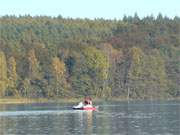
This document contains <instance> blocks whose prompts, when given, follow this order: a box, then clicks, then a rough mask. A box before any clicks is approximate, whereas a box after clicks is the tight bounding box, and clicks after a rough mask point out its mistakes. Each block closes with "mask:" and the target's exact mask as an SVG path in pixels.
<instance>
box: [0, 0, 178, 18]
mask: <svg viewBox="0 0 180 135" xmlns="http://www.w3.org/2000/svg"><path fill="white" fill-rule="evenodd" d="M135 12H137V13H138V15H139V16H140V17H144V16H147V15H151V14H153V15H154V16H156V15H157V14H158V13H159V12H161V13H162V14H163V15H166V16H168V17H174V16H180V0H0V16H3V15H25V14H30V15H32V16H35V15H47V16H58V15H62V16H63V17H72V18H77V17H80V18H85V17H87V18H91V19H92V18H106V19H114V18H117V19H119V18H122V16H123V15H124V14H126V15H134V13H135Z"/></svg>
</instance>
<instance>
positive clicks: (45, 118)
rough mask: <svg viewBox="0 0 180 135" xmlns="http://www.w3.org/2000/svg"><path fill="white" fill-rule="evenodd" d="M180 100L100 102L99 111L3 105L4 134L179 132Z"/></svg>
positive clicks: (176, 134) (154, 134)
mask: <svg viewBox="0 0 180 135" xmlns="http://www.w3.org/2000/svg"><path fill="white" fill-rule="evenodd" d="M179 103H180V102H179V101H173V102H172V101H171V102H132V103H126V102H111V103H100V104H99V105H100V108H99V111H78V110H72V109H71V106H72V105H70V104H29V105H1V106H0V135H9V134H13V135H24V134H31V135H32V134H38V135H46V134H49V135H61V134H62V135H64V134H65V135H69V134H73V135H84V134H87V135H88V134H89V135H90V134H95V135H96V134H97V135H99V134H100V135H104V134H105V135H106V134H107V135H113V134H120V135H179V133H180V128H179V127H180V116H179V115H180V104H179Z"/></svg>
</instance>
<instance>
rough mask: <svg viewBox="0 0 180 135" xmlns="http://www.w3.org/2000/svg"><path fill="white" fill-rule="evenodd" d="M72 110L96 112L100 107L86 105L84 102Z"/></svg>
mask: <svg viewBox="0 0 180 135" xmlns="http://www.w3.org/2000/svg"><path fill="white" fill-rule="evenodd" d="M72 108H73V109H74V110H92V111H95V110H97V109H98V106H92V105H84V104H83V103H82V102H80V103H79V104H78V105H75V106H73V107H72Z"/></svg>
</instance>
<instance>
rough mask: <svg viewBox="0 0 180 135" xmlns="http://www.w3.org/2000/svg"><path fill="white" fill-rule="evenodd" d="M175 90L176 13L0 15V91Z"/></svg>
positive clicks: (121, 94) (134, 93) (155, 93)
mask: <svg viewBox="0 0 180 135" xmlns="http://www.w3.org/2000/svg"><path fill="white" fill-rule="evenodd" d="M84 95H91V96H93V97H102V98H105V97H107V98H108V97H117V98H126V97H129V98H132V99H150V98H162V97H163V98H174V97H179V96H180V18H179V17H174V18H168V17H165V16H162V14H159V15H158V16H157V17H153V16H147V17H144V18H141V19H140V18H139V17H138V15H137V14H135V15H134V16H133V17H132V16H124V18H123V19H122V20H116V19H114V20H106V19H102V18H99V19H94V20H91V19H87V18H86V19H80V18H76V19H72V18H63V17H62V16H58V17H48V16H34V17H32V16H30V15H26V16H19V17H17V16H1V17H0V97H1V98H4V97H25V98H40V97H45V98H72V97H82V96H84Z"/></svg>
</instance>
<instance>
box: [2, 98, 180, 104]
mask: <svg viewBox="0 0 180 135" xmlns="http://www.w3.org/2000/svg"><path fill="white" fill-rule="evenodd" d="M92 99H93V102H103V101H106V102H108V101H127V98H108V99H106V98H92ZM83 100H84V98H69V99H65V98H63V99H47V98H37V99H33V98H0V104H31V103H78V102H80V101H83ZM136 100H143V99H130V100H129V101H136ZM154 100H180V98H168V99H167V98H166V99H165V98H163V99H154Z"/></svg>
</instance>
